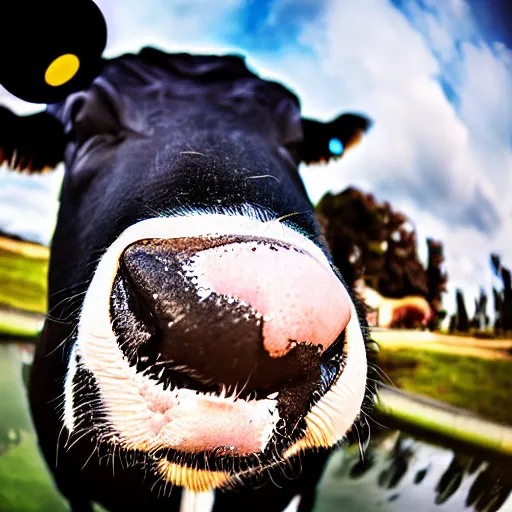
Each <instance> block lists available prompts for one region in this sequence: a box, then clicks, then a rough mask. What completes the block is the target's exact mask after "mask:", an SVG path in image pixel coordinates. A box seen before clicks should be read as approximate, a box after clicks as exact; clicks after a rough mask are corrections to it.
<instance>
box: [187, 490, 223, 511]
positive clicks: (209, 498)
mask: <svg viewBox="0 0 512 512" xmlns="http://www.w3.org/2000/svg"><path fill="white" fill-rule="evenodd" d="M214 503H215V491H206V492H193V491H189V490H188V489H183V490H182V492H181V503H180V512H211V511H212V510H213V505H214Z"/></svg>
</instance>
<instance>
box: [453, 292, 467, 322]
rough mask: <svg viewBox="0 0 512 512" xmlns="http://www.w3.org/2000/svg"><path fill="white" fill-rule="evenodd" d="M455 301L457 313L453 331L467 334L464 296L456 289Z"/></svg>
mask: <svg viewBox="0 0 512 512" xmlns="http://www.w3.org/2000/svg"><path fill="white" fill-rule="evenodd" d="M456 299H457V312H456V314H455V315H456V321H455V329H456V330H457V331H459V332H468V331H469V318H468V313H467V311H466V305H465V304H464V294H463V293H462V290H460V289H458V288H457V292H456Z"/></svg>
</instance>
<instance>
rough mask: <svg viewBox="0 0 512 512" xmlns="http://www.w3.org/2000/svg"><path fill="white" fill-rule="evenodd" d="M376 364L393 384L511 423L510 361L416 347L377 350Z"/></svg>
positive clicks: (491, 418) (511, 363)
mask: <svg viewBox="0 0 512 512" xmlns="http://www.w3.org/2000/svg"><path fill="white" fill-rule="evenodd" d="M377 364H378V365H379V367H380V368H381V369H382V370H383V371H384V372H385V374H386V375H387V377H388V378H389V379H390V380H391V382H392V384H393V385H394V386H397V387H399V388H400V389H403V390H406V391H410V392H412V393H418V394H421V395H425V396H427V397H430V398H433V399H435V400H442V401H443V402H446V403H448V404H451V405H454V406H457V407H461V408H464V409H467V410H469V411H472V412H475V413H477V414H479V415H481V416H483V417H485V418H487V419H490V420H493V421H497V422H499V423H506V424H508V425H512V408H511V407H510V396H511V393H512V361H510V360H486V359H480V358H477V357H470V356H467V357H460V356H457V355H454V354H443V353H436V352H433V351H422V350H418V349H399V350H396V351H387V350H381V351H380V353H379V355H378V359H377Z"/></svg>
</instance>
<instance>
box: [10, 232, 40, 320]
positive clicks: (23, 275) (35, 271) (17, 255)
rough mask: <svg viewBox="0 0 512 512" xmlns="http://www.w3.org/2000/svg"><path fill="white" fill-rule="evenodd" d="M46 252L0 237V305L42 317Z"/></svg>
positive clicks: (31, 245)
mask: <svg viewBox="0 0 512 512" xmlns="http://www.w3.org/2000/svg"><path fill="white" fill-rule="evenodd" d="M47 274H48V249H47V248H46V247H42V246H39V245H37V244H31V243H27V242H21V241H17V240H11V239H9V238H5V237H1V236H0V284H1V286H0V304H1V305H3V306H4V307H9V308H12V309H20V310H23V311H29V312H33V313H40V314H44V313H46V308H47V300H46V289H47V286H46V278H47Z"/></svg>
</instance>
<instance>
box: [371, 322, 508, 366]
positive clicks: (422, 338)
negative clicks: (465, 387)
mask: <svg viewBox="0 0 512 512" xmlns="http://www.w3.org/2000/svg"><path fill="white" fill-rule="evenodd" d="M372 338H373V339H374V340H375V341H376V342H377V343H378V344H379V345H380V346H381V347H382V348H383V349H386V350H399V349H405V348H406V349H410V350H414V349H415V348H418V349H421V350H432V351H434V352H443V353H446V354H455V355H460V356H472V357H480V358H482V359H502V360H512V340H483V339H480V338H473V337H470V336H467V337H464V336H451V335H449V334H437V333H433V332H428V331H409V330H398V329H389V330H379V329H375V330H373V331H372Z"/></svg>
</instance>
